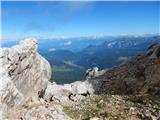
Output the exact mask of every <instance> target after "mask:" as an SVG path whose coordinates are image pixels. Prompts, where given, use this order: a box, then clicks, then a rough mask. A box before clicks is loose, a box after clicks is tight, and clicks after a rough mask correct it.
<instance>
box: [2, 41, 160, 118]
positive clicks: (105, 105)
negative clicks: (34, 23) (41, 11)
mask: <svg viewBox="0 0 160 120" xmlns="http://www.w3.org/2000/svg"><path fill="white" fill-rule="evenodd" d="M28 43H30V44H28ZM36 50H37V42H36V39H33V38H32V39H31V38H28V39H25V40H24V41H21V43H20V44H19V45H17V46H13V47H12V48H2V49H1V61H3V64H2V68H3V69H1V71H0V74H1V76H2V77H1V79H0V80H1V83H2V86H1V88H0V98H1V101H0V105H1V108H0V111H1V113H2V114H1V115H0V118H1V119H6V120H31V119H33V120H52V119H53V120H77V119H78V120H101V119H103V120H107V119H109V120H114V119H118V120H128V119H133V120H148V119H149V120H157V119H159V118H160V114H159V111H160V109H159V108H160V93H159V91H160V73H159V72H160V69H159V68H160V41H159V40H158V41H157V43H155V44H153V45H151V46H150V47H149V48H148V49H147V50H146V51H144V52H143V53H141V54H139V55H138V56H136V57H134V58H132V59H130V60H129V61H128V62H126V63H124V64H122V65H120V66H117V67H114V68H111V69H109V70H104V71H103V72H102V71H98V70H96V69H93V70H92V71H89V73H88V75H89V76H88V75H87V76H86V77H87V80H84V81H76V82H73V83H70V84H64V85H60V84H56V83H55V82H53V83H51V82H49V79H50V76H51V69H50V65H49V63H48V62H47V61H46V60H45V59H44V58H43V57H42V56H40V55H39V54H38V53H37V51H36ZM10 51H12V52H10ZM24 56H25V57H24ZM22 63H23V64H22ZM57 64H61V63H57ZM8 66H9V67H8ZM53 69H54V68H53Z"/></svg>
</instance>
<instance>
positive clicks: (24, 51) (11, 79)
mask: <svg viewBox="0 0 160 120" xmlns="http://www.w3.org/2000/svg"><path fill="white" fill-rule="evenodd" d="M0 63H1V70H0V75H1V79H0V83H1V86H0V103H2V104H6V105H7V106H8V107H13V106H17V105H19V104H21V103H22V102H24V101H26V100H27V99H29V98H32V99H37V98H38V94H40V93H41V91H43V90H45V88H46V87H47V84H48V81H49V80H50V77H51V68H50V64H49V63H48V61H46V60H45V59H44V58H43V57H42V56H41V55H39V54H38V52H37V41H36V39H35V38H27V39H25V40H23V41H21V42H20V44H19V45H16V46H13V47H12V48H1V49H0Z"/></svg>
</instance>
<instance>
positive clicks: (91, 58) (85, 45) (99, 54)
mask: <svg viewBox="0 0 160 120" xmlns="http://www.w3.org/2000/svg"><path fill="white" fill-rule="evenodd" d="M158 39H160V36H158V35H152V36H149V35H147V36H119V37H98V38H96V37H93V38H90V37H87V38H85V37H83V38H72V39H55V40H49V39H48V40H39V42H38V44H39V52H40V53H41V55H42V56H44V57H45V58H46V59H47V60H48V61H49V62H50V64H51V66H52V67H53V74H52V79H53V80H55V81H56V82H57V83H61V84H62V83H70V82H73V81H76V80H82V79H84V75H85V71H86V69H88V68H91V67H95V66H96V67H99V68H100V69H106V68H111V67H113V66H117V65H120V64H122V63H124V62H125V61H127V60H128V59H130V58H131V57H133V56H135V55H137V54H139V53H141V52H142V51H144V50H145V49H146V48H148V47H149V46H150V45H151V44H153V43H155V42H156V41H157V40H158ZM13 43H14V42H13ZM13 43H6V44H3V46H7V47H10V46H11V45H13ZM15 44H16V42H15Z"/></svg>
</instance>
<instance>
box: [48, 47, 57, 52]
mask: <svg viewBox="0 0 160 120" xmlns="http://www.w3.org/2000/svg"><path fill="white" fill-rule="evenodd" d="M48 51H50V52H52V51H56V49H55V48H50V49H48Z"/></svg>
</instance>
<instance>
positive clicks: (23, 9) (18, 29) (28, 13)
mask: <svg viewBox="0 0 160 120" xmlns="http://www.w3.org/2000/svg"><path fill="white" fill-rule="evenodd" d="M1 8H2V16H1V17H2V39H19V38H24V37H28V36H36V37H40V38H54V37H73V36H92V35H93V36H98V35H121V34H152V33H159V23H160V20H159V16H160V10H159V9H160V2H151V1H150V2H135V1H132V2H129V1H128V2H127V1H125V2H113V1H112V2H109V1H108V2H107V1H103V2H98V1H92V2H85V1H83V2H82V1H81V2H73V1H72V2H71V1H70V2H69V1H68V2H62V1H60V2H58V1H49V2H44V1H39V2H38V1H34V2H33V1H26V2H23V1H18V2H15V1H2V3H1Z"/></svg>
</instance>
